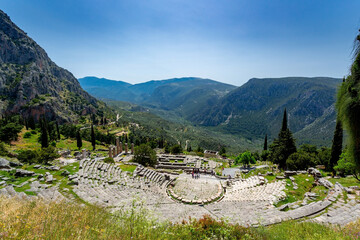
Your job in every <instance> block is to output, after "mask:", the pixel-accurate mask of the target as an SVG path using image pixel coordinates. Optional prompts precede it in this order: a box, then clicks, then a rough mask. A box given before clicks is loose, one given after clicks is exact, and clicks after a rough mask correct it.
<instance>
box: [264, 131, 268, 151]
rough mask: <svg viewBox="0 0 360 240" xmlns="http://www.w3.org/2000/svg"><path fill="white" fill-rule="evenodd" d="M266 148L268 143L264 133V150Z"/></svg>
mask: <svg viewBox="0 0 360 240" xmlns="http://www.w3.org/2000/svg"><path fill="white" fill-rule="evenodd" d="M267 149H268V145H267V134H266V135H265V140H264V151H266V150H267Z"/></svg>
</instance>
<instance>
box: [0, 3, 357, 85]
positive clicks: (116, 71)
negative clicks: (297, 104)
mask: <svg viewBox="0 0 360 240" xmlns="http://www.w3.org/2000/svg"><path fill="white" fill-rule="evenodd" d="M0 9H1V10H3V11H4V12H6V13H7V14H8V15H9V16H10V18H11V19H12V21H14V22H15V24H17V25H18V26H19V27H20V28H21V29H23V30H24V31H25V32H26V33H27V34H28V35H29V36H30V37H31V38H33V39H34V40H35V41H36V42H37V43H38V44H39V45H40V46H41V47H43V48H44V49H45V51H46V52H47V53H48V55H49V57H50V58H51V59H52V60H53V61H54V62H56V63H57V64H58V65H59V66H61V67H63V68H66V69H68V70H69V71H71V72H72V73H73V74H74V75H75V77H77V78H80V77H85V76H97V77H103V78H108V79H113V80H121V81H125V82H129V83H140V82H145V81H149V80H161V79H168V78H174V77H202V78H210V79H213V80H217V81H220V82H225V83H229V84H233V85H236V86H240V85H242V84H244V83H245V82H246V81H248V80H249V79H250V78H254V77H256V78H267V77H287V76H304V77H315V76H326V77H339V78H342V77H343V76H346V75H347V74H349V69H350V65H351V62H352V46H353V42H354V39H355V36H356V35H357V33H358V29H359V28H360V14H359V9H360V1H359V0H346V1H344V0H336V1H335V0H271V1H270V0H256V1H255V0H127V1H124V0H31V1H30V0H1V1H0Z"/></svg>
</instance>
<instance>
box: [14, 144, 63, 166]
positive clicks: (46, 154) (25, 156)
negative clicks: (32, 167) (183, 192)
mask: <svg viewBox="0 0 360 240" xmlns="http://www.w3.org/2000/svg"><path fill="white" fill-rule="evenodd" d="M58 157H60V155H59V154H57V153H56V151H55V148H54V147H53V146H50V147H47V148H41V149H39V150H24V151H21V152H20V153H19V154H18V157H17V158H18V159H19V161H20V162H23V163H28V164H33V163H40V164H48V163H49V162H51V161H53V160H55V159H56V158H58Z"/></svg>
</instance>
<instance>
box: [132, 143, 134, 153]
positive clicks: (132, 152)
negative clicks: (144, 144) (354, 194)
mask: <svg viewBox="0 0 360 240" xmlns="http://www.w3.org/2000/svg"><path fill="white" fill-rule="evenodd" d="M131 154H134V143H132V144H131Z"/></svg>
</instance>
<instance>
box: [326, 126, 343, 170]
mask: <svg viewBox="0 0 360 240" xmlns="http://www.w3.org/2000/svg"><path fill="white" fill-rule="evenodd" d="M342 143H343V128H342V124H341V122H340V120H339V119H338V120H337V121H336V127H335V132H334V138H333V141H332V147H331V157H330V161H329V170H330V171H332V172H333V174H334V175H335V169H334V166H335V165H336V163H337V162H338V161H339V159H340V155H341V152H342Z"/></svg>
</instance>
